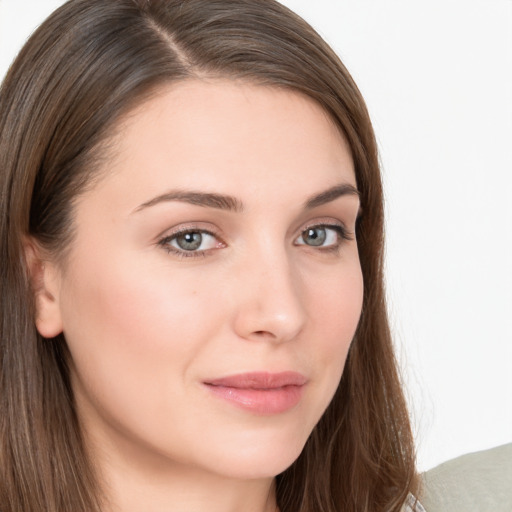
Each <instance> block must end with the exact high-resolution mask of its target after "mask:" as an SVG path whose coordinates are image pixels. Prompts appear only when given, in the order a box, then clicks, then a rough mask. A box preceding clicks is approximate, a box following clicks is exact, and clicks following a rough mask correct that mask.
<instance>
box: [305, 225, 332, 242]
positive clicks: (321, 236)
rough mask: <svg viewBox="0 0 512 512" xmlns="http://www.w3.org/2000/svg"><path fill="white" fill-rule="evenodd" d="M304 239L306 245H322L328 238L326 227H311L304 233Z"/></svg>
mask: <svg viewBox="0 0 512 512" xmlns="http://www.w3.org/2000/svg"><path fill="white" fill-rule="evenodd" d="M302 239H303V240H304V243H305V244H306V245H313V246H320V245H323V244H324V242H325V240H326V239H327V232H326V230H325V228H310V229H306V231H304V232H303V233H302Z"/></svg>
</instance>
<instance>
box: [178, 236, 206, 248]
mask: <svg viewBox="0 0 512 512" xmlns="http://www.w3.org/2000/svg"><path fill="white" fill-rule="evenodd" d="M202 241H203V236H202V235H201V233H184V234H183V235H180V236H179V237H178V238H177V239H176V243H177V244H178V246H179V247H180V249H183V250H184V251H195V250H196V249H198V248H199V247H200V246H201V243H202Z"/></svg>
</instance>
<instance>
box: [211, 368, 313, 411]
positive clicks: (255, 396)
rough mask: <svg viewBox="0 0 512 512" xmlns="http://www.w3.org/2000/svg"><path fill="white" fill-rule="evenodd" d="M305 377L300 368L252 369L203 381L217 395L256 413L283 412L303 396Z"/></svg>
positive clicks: (293, 405) (236, 405)
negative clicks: (277, 370) (287, 369)
mask: <svg viewBox="0 0 512 512" xmlns="http://www.w3.org/2000/svg"><path fill="white" fill-rule="evenodd" d="M306 383H307V379H306V377H304V376H303V375H301V374H300V373H297V372H280V373H268V372H253V373H244V374H238V375H231V376H228V377H221V378H219V379H213V380H209V381H206V382H204V385H205V386H206V388H207V389H208V390H209V391H210V392H211V393H213V394H214V395H215V396H216V397H218V398H220V399H223V400H225V401H227V402H228V403H230V404H232V405H234V406H235V407H238V408H241V409H245V410H247V411H250V412H252V413H255V414H261V415H272V414H281V413H284V412H286V411H288V410H290V409H292V408H293V407H295V406H296V405H297V404H298V403H299V402H300V400H301V398H302V393H303V390H304V387H305V385H306Z"/></svg>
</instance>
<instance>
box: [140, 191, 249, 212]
mask: <svg viewBox="0 0 512 512" xmlns="http://www.w3.org/2000/svg"><path fill="white" fill-rule="evenodd" d="M167 201H179V202H182V203H189V204H193V205H196V206H203V207H205V208H216V209H219V210H227V211H232V212H237V213H239V212H242V211H243V204H242V202H241V201H240V200H239V199H237V198H236V197H232V196H228V195H224V194H214V193H209V192H195V191H184V190H171V191H169V192H166V193H165V194H162V195H159V196H157V197H154V198H153V199H150V200H149V201H146V202H145V203H142V204H141V205H140V206H138V207H137V208H136V209H135V210H134V213H135V212H139V211H141V210H143V209H145V208H149V207H151V206H154V205H156V204H158V203H163V202H167Z"/></svg>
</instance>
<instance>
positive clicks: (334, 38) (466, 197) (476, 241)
mask: <svg viewBox="0 0 512 512" xmlns="http://www.w3.org/2000/svg"><path fill="white" fill-rule="evenodd" d="M61 3H62V2H61V1H58V0H52V1H50V0H0V76H3V75H4V73H5V71H6V69H7V66H8V64H9V62H10V61H11V60H12V58H13V57H14V55H15V53H16V51H17V50H18V49H19V47H20V45H21V44H22V43H23V41H24V40H25V39H26V37H27V36H28V34H29V33H30V32H31V31H32V30H33V28H34V27H35V26H36V25H37V24H38V23H40V21H42V19H43V18H44V17H45V16H46V15H47V14H49V12H50V11H51V10H53V8H55V7H56V6H58V5H60V4H61ZM283 3H285V4H286V5H288V6H289V7H291V8H292V9H293V10H295V11H296V12H298V13H299V14H301V15H302V16H303V17H304V18H306V19H307V20H308V21H309V22H310V23H311V24H312V25H313V26H314V27H315V28H316V29H317V30H318V31H319V32H320V33H321V34H322V35H323V36H324V37H325V38H326V39H327V41H328V42H329V43H330V44H331V45H332V46H333V47H334V48H335V50H336V51H337V52H338V53H339V55H340V56H341V57H342V59H343V61H344V62H345V64H346V65H347V67H348V68H349V70H350V71H351V73H352V74H353V76H354V78H355V80H356V82H357V83H358V84H359V87H360V89H361V91H362V93H363V95H364V97H365V98H366V101H367V103H368V106H369V109H370V113H371V115H372V119H373V122H374V126H375V130H376V133H377V138H378V141H379V146H380V150H381V159H382V164H383V173H384V181H385V190H386V209H387V281H388V296H389V303H390V310H391V317H392V325H393V330H394V334H395V339H396V343H397V349H398V353H399V355H400V358H401V361H402V366H403V370H404V378H405V380H406V383H407V390H408V395H409V399H410V403H411V407H412V410H413V421H414V428H415V432H416V437H417V443H418V464H419V468H420V469H427V468H429V467H431V466H433V465H435V464H437V463H439V462H441V461H443V460H446V459H448V458H451V457H454V456H457V455H459V454H462V453H465V452H469V451H476V450H479V449H483V448H487V447H491V446H496V445H499V444H502V443H506V442H511V441H512V270H511V268H512V227H511V224H512V198H511V195H512V1H511V0H429V1H428V2H425V1H422V2H420V1H417V0H314V1H312V0H285V1H284V2H283Z"/></svg>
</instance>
